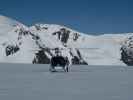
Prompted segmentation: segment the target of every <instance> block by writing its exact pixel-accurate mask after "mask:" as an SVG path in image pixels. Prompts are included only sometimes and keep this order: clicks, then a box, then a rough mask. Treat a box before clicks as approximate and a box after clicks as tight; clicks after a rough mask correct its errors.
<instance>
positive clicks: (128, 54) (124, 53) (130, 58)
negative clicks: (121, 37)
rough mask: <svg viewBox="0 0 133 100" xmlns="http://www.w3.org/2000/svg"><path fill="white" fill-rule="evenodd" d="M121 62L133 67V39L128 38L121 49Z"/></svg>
mask: <svg viewBox="0 0 133 100" xmlns="http://www.w3.org/2000/svg"><path fill="white" fill-rule="evenodd" d="M120 50H121V60H122V61H123V62H124V63H125V64H126V65H128V66H133V37H130V38H128V39H127V40H126V41H125V43H124V44H123V45H122V47H121V49H120Z"/></svg>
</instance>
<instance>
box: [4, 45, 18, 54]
mask: <svg viewBox="0 0 133 100" xmlns="http://www.w3.org/2000/svg"><path fill="white" fill-rule="evenodd" d="M19 49H20V48H19V47H18V46H17V45H15V46H14V45H8V46H7V47H6V50H5V52H6V56H9V55H11V54H14V53H16V52H17V51H19Z"/></svg>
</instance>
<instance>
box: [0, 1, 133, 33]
mask: <svg viewBox="0 0 133 100" xmlns="http://www.w3.org/2000/svg"><path fill="white" fill-rule="evenodd" d="M0 14H2V15H5V16H8V17H11V18H14V19H17V20H19V21H20V22H23V23H24V24H27V25H32V24H35V23H38V22H39V23H40V22H41V23H53V24H61V25H66V26H68V27H71V28H74V29H76V30H78V31H80V32H85V33H112V32H113V33H119V32H133V0H0Z"/></svg>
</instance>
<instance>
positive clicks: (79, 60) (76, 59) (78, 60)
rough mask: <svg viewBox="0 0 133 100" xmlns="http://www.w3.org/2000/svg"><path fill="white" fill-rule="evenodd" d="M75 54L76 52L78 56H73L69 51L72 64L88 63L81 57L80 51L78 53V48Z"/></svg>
mask: <svg viewBox="0 0 133 100" xmlns="http://www.w3.org/2000/svg"><path fill="white" fill-rule="evenodd" d="M77 54H78V56H74V55H73V54H72V52H71V51H70V55H71V56H72V57H73V58H72V64H74V65H78V64H81V65H88V64H87V62H86V61H85V60H83V58H82V56H81V53H80V51H79V50H77Z"/></svg>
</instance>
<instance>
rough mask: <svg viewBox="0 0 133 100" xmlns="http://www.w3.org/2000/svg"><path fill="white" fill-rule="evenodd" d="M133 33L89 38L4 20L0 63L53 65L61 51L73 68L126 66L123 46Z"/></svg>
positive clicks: (0, 26)
mask: <svg viewBox="0 0 133 100" xmlns="http://www.w3.org/2000/svg"><path fill="white" fill-rule="evenodd" d="M130 36H132V33H125V34H104V35H98V36H93V35H87V34H84V33H80V32H77V31H75V30H72V29H70V28H67V27H65V26H60V25H55V24H35V25H33V26H31V27H27V26H26V25H24V24H22V23H20V22H18V21H15V20H13V19H10V18H7V17H5V16H0V62H4V63H49V62H50V58H51V57H52V56H53V55H55V52H54V50H55V49H54V48H59V50H60V52H61V54H62V55H63V56H67V57H68V58H69V61H70V62H71V63H73V64H89V65H125V64H124V62H123V61H122V60H121V51H120V49H121V46H122V45H123V43H124V41H126V39H127V37H130Z"/></svg>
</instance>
